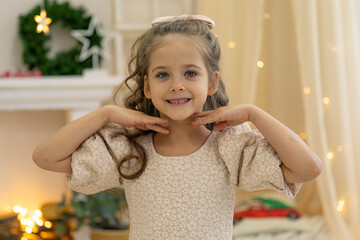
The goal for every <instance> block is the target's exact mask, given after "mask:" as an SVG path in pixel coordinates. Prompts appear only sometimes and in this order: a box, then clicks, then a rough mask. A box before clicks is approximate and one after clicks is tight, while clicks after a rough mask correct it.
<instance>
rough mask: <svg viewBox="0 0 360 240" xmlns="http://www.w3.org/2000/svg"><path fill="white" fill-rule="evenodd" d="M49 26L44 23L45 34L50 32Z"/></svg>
mask: <svg viewBox="0 0 360 240" xmlns="http://www.w3.org/2000/svg"><path fill="white" fill-rule="evenodd" d="M49 30H50V29H49V27H48V26H47V25H44V27H43V32H44V33H45V34H47V33H49Z"/></svg>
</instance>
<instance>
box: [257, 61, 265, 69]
mask: <svg viewBox="0 0 360 240" xmlns="http://www.w3.org/2000/svg"><path fill="white" fill-rule="evenodd" d="M256 65H257V66H258V68H263V67H264V62H263V61H261V60H259V61H257V63H256Z"/></svg>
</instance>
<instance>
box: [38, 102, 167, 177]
mask: <svg viewBox="0 0 360 240" xmlns="http://www.w3.org/2000/svg"><path fill="white" fill-rule="evenodd" d="M109 122H113V123H118V124H121V125H122V126H124V127H138V128H140V129H142V130H148V129H151V130H154V131H157V132H162V133H165V134H167V133H168V130H166V129H164V128H163V127H162V126H167V123H168V121H167V120H164V119H160V118H156V117H151V116H148V115H146V114H144V113H141V112H138V111H134V110H130V109H126V108H122V107H118V106H115V105H108V106H105V107H102V108H99V109H97V110H95V111H93V112H91V113H89V114H87V115H85V116H83V117H81V118H79V119H77V120H75V121H73V122H70V123H69V124H67V125H65V126H64V127H62V128H61V129H59V130H58V131H57V132H55V133H54V134H53V135H52V136H51V137H50V138H48V139H47V140H45V141H44V142H42V143H41V144H40V145H38V146H37V147H36V148H35V150H34V153H33V160H34V162H35V163H36V164H37V165H38V166H39V167H41V168H43V169H46V170H50V171H55V172H64V173H71V172H72V170H71V154H72V153H73V152H74V151H75V150H76V149H77V148H78V147H79V146H80V144H81V143H82V142H83V141H85V140H86V139H87V138H88V137H90V136H91V135H92V134H94V133H95V132H96V131H98V130H99V129H100V128H101V127H103V126H104V125H105V124H106V123H109Z"/></svg>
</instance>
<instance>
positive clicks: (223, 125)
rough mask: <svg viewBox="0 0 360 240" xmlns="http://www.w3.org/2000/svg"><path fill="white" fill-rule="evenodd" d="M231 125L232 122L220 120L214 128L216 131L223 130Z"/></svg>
mask: <svg viewBox="0 0 360 240" xmlns="http://www.w3.org/2000/svg"><path fill="white" fill-rule="evenodd" d="M229 126H230V124H229V123H227V122H219V123H217V124H215V125H214V127H213V130H214V131H220V130H223V129H224V128H226V127H229Z"/></svg>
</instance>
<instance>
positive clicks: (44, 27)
mask: <svg viewBox="0 0 360 240" xmlns="http://www.w3.org/2000/svg"><path fill="white" fill-rule="evenodd" d="M34 20H35V22H36V23H37V24H38V25H37V27H36V32H37V33H41V32H44V33H45V34H47V33H49V24H50V23H51V22H52V20H51V18H48V17H47V16H46V11H45V10H41V12H40V15H36V16H35V17H34Z"/></svg>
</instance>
